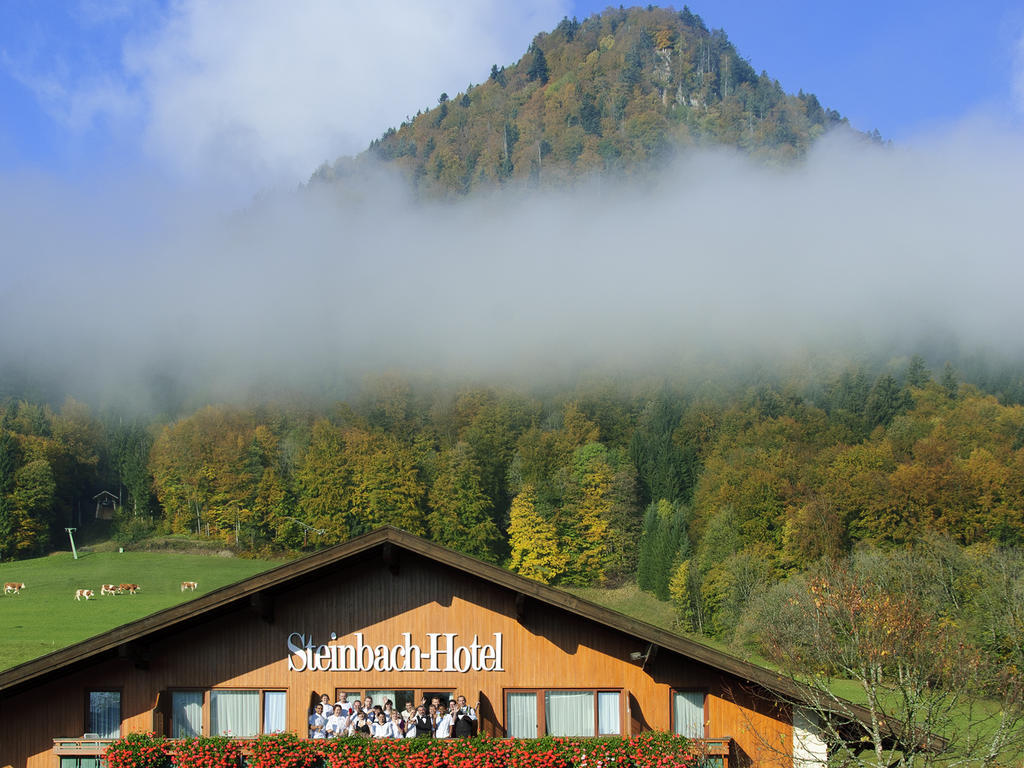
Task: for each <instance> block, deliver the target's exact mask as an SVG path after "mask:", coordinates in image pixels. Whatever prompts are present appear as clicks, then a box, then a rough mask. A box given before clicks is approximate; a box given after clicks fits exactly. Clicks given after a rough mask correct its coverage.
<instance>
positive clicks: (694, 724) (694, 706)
mask: <svg viewBox="0 0 1024 768" xmlns="http://www.w3.org/2000/svg"><path fill="white" fill-rule="evenodd" d="M704 698H705V694H704V691H672V730H673V732H674V733H675V734H676V735H677V736H685V737H686V738H688V739H703V738H704Z"/></svg>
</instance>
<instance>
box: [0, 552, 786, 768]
mask: <svg viewBox="0 0 1024 768" xmlns="http://www.w3.org/2000/svg"><path fill="white" fill-rule="evenodd" d="M522 607H523V609H524V611H523V616H522V619H521V620H519V619H517V611H516V596H515V594H514V593H511V592H509V591H507V590H505V589H504V588H500V587H497V586H496V585H493V584H491V583H489V582H485V581H480V580H476V579H473V578H470V577H468V576H465V575H464V574H460V573H457V572H455V571H452V570H450V569H447V568H445V567H443V566H441V565H439V564H437V563H434V562H431V561H428V560H424V559H420V558H418V557H416V556H413V555H404V556H403V558H402V560H401V561H400V567H399V570H398V573H397V574H392V573H391V572H390V571H389V570H388V569H387V568H386V567H384V565H383V563H381V562H380V561H377V563H376V564H374V563H371V564H367V565H364V566H363V567H361V568H356V567H352V566H351V565H350V566H349V567H343V568H339V569H338V570H337V572H336V573H333V574H330V575H328V576H326V577H325V578H323V579H319V580H317V581H315V582H309V583H306V584H302V585H297V586H295V587H294V588H293V589H291V590H289V591H285V592H282V593H279V594H277V595H276V596H275V598H274V620H273V623H267V622H266V621H264V620H263V619H262V618H261V617H260V616H259V615H258V614H257V612H255V611H252V610H250V609H248V608H247V607H246V608H242V609H239V610H237V611H235V612H233V613H232V614H230V615H226V616H222V617H220V618H218V619H215V620H212V621H210V622H208V623H206V624H204V625H203V626H202V627H201V628H200V629H193V630H190V631H187V632H182V633H179V634H177V635H174V636H168V637H164V638H162V639H161V640H160V641H158V642H154V643H153V644H152V645H151V646H149V647H148V653H149V657H150V662H149V668H148V669H145V670H140V669H136V667H135V666H134V665H133V664H132V662H131V661H129V660H110V661H105V662H102V663H100V664H98V665H96V666H94V667H93V668H91V669H89V670H88V671H84V672H79V673H75V674H72V675H69V676H68V677H66V678H65V679H63V680H61V681H60V682H59V683H49V684H46V685H42V686H40V687H38V688H37V689H35V690H33V691H31V692H29V693H24V694H20V695H17V696H15V697H13V698H9V699H6V700H0V718H2V720H0V721H2V722H4V723H5V724H11V723H12V722H17V723H18V724H19V725H18V727H17V728H16V729H13V730H12V731H11V733H12V734H13V735H12V736H4V737H3V739H2V741H0V768H4V766H7V765H11V766H14V768H21V766H26V765H27V766H31V768H36V766H45V768H53V766H55V765H56V764H57V761H56V758H55V757H54V756H53V755H52V752H51V746H52V738H53V737H71V736H79V735H81V734H82V732H83V731H84V727H85V724H84V711H85V708H84V700H85V699H84V697H85V691H87V690H89V689H90V688H93V689H95V688H106V687H121V688H123V693H122V716H123V726H122V733H127V732H131V731H149V730H151V729H152V728H153V708H154V707H155V706H156V701H157V695H158V693H159V692H160V691H161V690H166V689H168V688H202V689H209V688H212V687H218V688H263V689H266V688H273V689H283V690H286V691H287V706H288V715H287V717H288V728H289V730H292V731H294V732H296V733H299V734H305V732H306V723H307V716H308V711H309V710H308V707H309V702H310V696H311V694H312V692H314V691H315V692H318V693H319V692H324V691H326V692H328V693H330V694H331V695H332V696H333V693H334V690H335V689H336V688H351V689H369V688H401V689H438V690H446V689H448V690H456V691H459V692H461V693H464V694H465V695H466V696H467V698H468V699H470V700H471V701H474V700H475V699H476V698H477V695H478V692H481V691H482V692H484V694H485V695H486V697H487V699H488V700H489V701H490V702H491V705H492V706H493V708H494V715H495V718H496V719H497V721H498V722H497V725H498V727H503V718H504V691H505V690H507V689H510V688H556V687H557V688H573V687H581V688H610V689H621V690H623V693H624V696H625V697H626V698H625V699H624V701H629V695H630V694H632V699H633V701H634V704H633V707H632V709H631V711H630V712H629V713H628V714H625V715H624V719H623V726H624V728H627V729H628V728H629V727H630V721H631V720H632V721H633V722H634V723H636V724H645V726H646V727H649V728H654V729H658V730H670V729H671V727H672V722H671V691H672V689H673V688H679V689H695V688H699V689H705V690H707V691H708V692H709V695H708V697H707V704H706V707H705V716H706V717H707V719H708V721H709V724H708V732H707V735H708V736H711V737H723V736H728V737H732V738H734V739H735V740H736V742H737V745H738V748H739V751H740V752H741V753H742V754H740V756H739V757H740V759H739V760H738V761H737V762H736V763H733V764H734V765H743V764H744V762H746V764H753V765H764V766H774V765H782V764H785V761H784V760H783V761H781V762H780V760H779V759H778V757H779V756H778V754H776V750H773V749H771V748H769V746H767V745H772V746H774V745H780V746H781V747H783V749H784V750H785V751H786V752H788V751H789V746H788V745H789V744H791V743H792V732H791V728H790V726H789V724H788V717H787V715H786V713H785V712H773V711H771V706H770V705H769V704H767V703H765V702H761V701H759V700H758V699H757V698H756V697H753V696H751V695H749V694H748V693H747V692H746V691H745V690H744V687H743V685H742V684H741V682H740V681H735V680H729V679H727V678H724V677H723V676H722V674H721V673H719V672H718V671H716V670H713V669H711V668H709V667H706V666H704V665H701V664H698V663H695V662H693V661H690V660H688V659H686V658H683V657H681V656H678V655H676V654H673V653H671V652H668V651H665V650H662V651H661V652H660V653H659V654H658V655H657V656H656V657H655V658H654V659H653V660H652V661H651V662H649V663H648V664H646V666H645V667H642V666H641V664H639V663H637V662H633V661H631V660H630V653H632V652H635V651H644V650H645V647H646V643H645V642H643V641H640V640H637V639H635V638H632V637H629V636H627V635H625V634H624V633H622V632H619V631H618V630H614V629H611V628H609V627H606V626H604V625H599V624H595V623H593V622H590V621H587V620H584V619H580V618H577V617H575V616H573V615H570V614H566V613H564V612H562V611H560V610H558V609H555V608H553V607H550V606H547V605H545V604H542V603H539V602H537V601H535V600H532V599H527V600H526V601H525V605H524V606H522ZM291 632H299V633H302V634H306V635H309V634H312V635H313V636H314V638H315V640H316V642H318V643H321V642H327V641H328V640H329V639H330V634H331V633H332V632H334V633H335V634H336V635H337V636H338V638H339V640H338V642H350V641H351V635H352V634H353V633H355V632H363V633H364V635H365V639H366V642H367V643H370V644H373V645H376V644H378V643H385V644H387V645H393V644H396V643H400V642H401V641H402V637H401V633H403V632H409V633H411V635H412V642H414V643H417V644H420V645H421V646H423V645H425V644H426V642H427V634H428V633H431V632H441V633H443V632H455V633H458V635H459V637H458V642H459V643H460V644H464V645H468V644H469V642H470V640H471V639H472V637H473V635H477V636H479V638H480V641H481V642H483V643H491V642H492V637H493V634H494V633H495V632H500V633H502V636H503V666H504V670H505V671H503V672H497V671H495V672H483V671H480V672H466V673H463V674H459V673H444V672H429V671H421V672H376V671H374V672H321V671H315V672H314V671H305V672H290V671H289V669H288V650H287V645H286V643H287V639H288V635H289V633H291ZM737 701H738V702H740V703H739V704H737V703H736V702H737ZM623 708H624V710H625V708H626V707H625V703H624V707H623ZM204 714H205V717H206V719H207V721H208V718H209V714H208V709H207V711H206V712H204Z"/></svg>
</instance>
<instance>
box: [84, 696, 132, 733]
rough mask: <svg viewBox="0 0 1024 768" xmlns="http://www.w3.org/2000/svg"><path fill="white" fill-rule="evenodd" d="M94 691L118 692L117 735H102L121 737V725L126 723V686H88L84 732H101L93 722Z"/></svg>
mask: <svg viewBox="0 0 1024 768" xmlns="http://www.w3.org/2000/svg"><path fill="white" fill-rule="evenodd" d="M94 693H116V694H117V734H116V735H115V736H106V735H101V736H100V738H103V739H111V738H113V739H119V738H121V726H122V724H123V723H124V716H123V715H124V688H120V687H117V686H110V687H106V688H87V689H86V691H85V728H84V729H83V731H82V732H83V733H99V732H98V731H97V730H96V729H95V728H94V727H93V726H94V725H95V723H93V722H92V694H94Z"/></svg>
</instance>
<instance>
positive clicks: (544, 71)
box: [526, 43, 548, 85]
mask: <svg viewBox="0 0 1024 768" xmlns="http://www.w3.org/2000/svg"><path fill="white" fill-rule="evenodd" d="M526 77H527V78H529V79H530V80H540V83H541V85H547V82H548V60H547V59H545V58H544V51H542V50H541V49H540V46H539V45H537V44H536V43H535V44H534V46H533V61H532V62H531V63H530V68H529V69H528V70H526Z"/></svg>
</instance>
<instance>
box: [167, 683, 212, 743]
mask: <svg viewBox="0 0 1024 768" xmlns="http://www.w3.org/2000/svg"><path fill="white" fill-rule="evenodd" d="M176 693H198V694H199V733H198V734H196V735H195V737H198V736H205V735H207V734H208V733H209V732H210V724H209V717H210V705H209V701H208V699H209V696H208V695H207V689H205V688H196V687H186V686H183V687H181V688H168V689H167V710H166V712H167V720H166V723H165V724H164V733H165V735H166V736H167V738H169V739H188V738H195V737H193V736H175V735H174V695H175V694H176Z"/></svg>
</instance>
